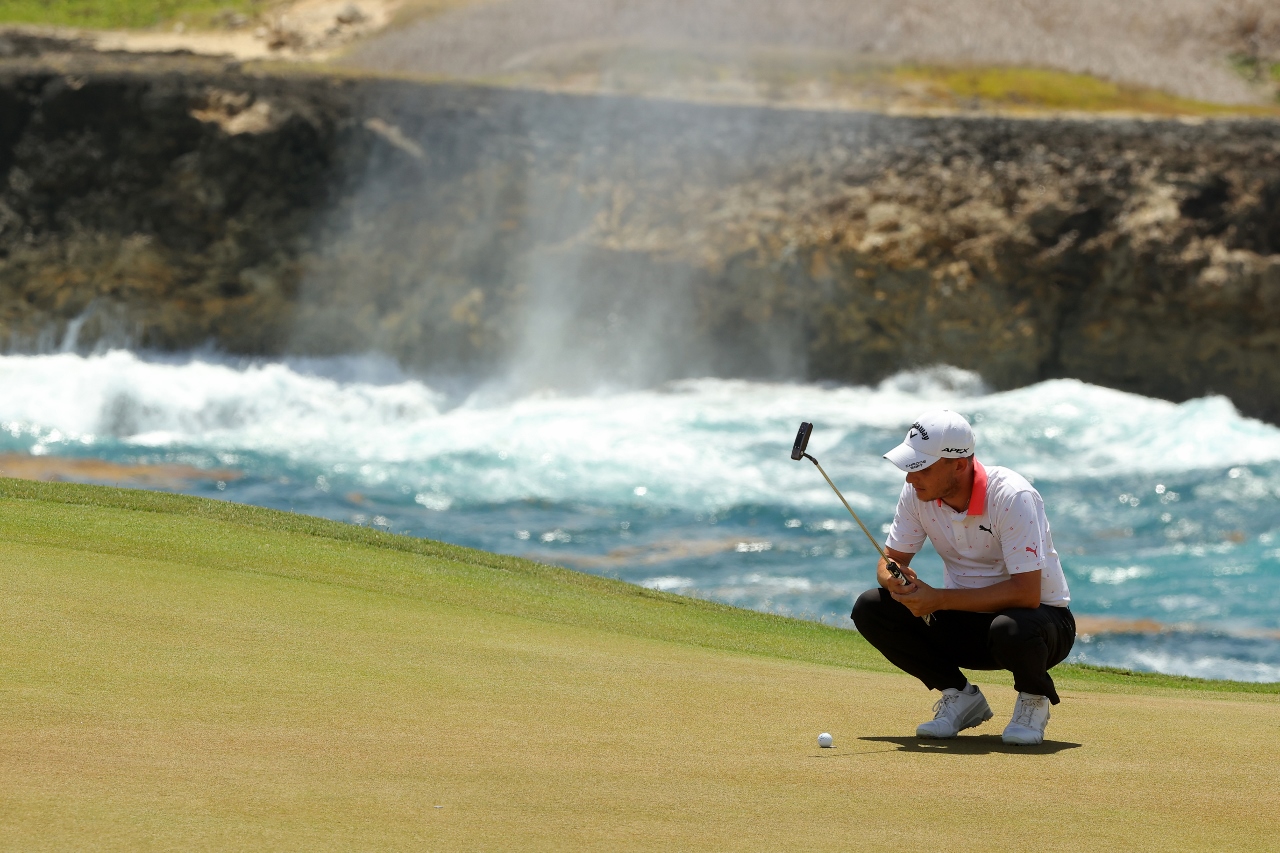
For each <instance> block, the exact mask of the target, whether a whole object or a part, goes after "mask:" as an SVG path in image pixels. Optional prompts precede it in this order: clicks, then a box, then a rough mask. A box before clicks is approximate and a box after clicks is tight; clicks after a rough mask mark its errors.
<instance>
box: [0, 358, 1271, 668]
mask: <svg viewBox="0 0 1280 853" xmlns="http://www.w3.org/2000/svg"><path fill="white" fill-rule="evenodd" d="M0 388H2V389H3V391H0V430H2V431H0V452H29V453H34V454H43V455H51V456H73V457H94V458H100V459H106V460H110V461H115V462H125V463H180V464H185V465H191V466H195V467H197V468H203V469H211V470H212V469H218V470H228V471H232V472H234V476H229V477H226V478H224V479H222V480H217V479H193V480H191V481H190V482H189V483H188V484H187V485H186V486H184V487H183V490H184V491H188V492H190V493H192V494H200V495H204V496H207V497H214V498H220V499H225V500H232V501H239V502H243V503H250V504H259V505H262V506H269V507H275V508H280V509H287V510H293V511H296V512H302V513H311V514H315V515H321V516H325V517H328V518H334V519H339V520H343V521H350V522H355V523H359V524H368V525H375V526H378V527H382V528H385V529H388V530H393V531H396V532H403V533H408V534H410V535H414V536H427V537H432V538H436V539H442V540H445V541H448V542H455V543H459V544H463V545H470V546H474V547H478V548H485V549H489V550H493V551H500V552H505V553H509V554H519V555H523V556H529V557H533V558H535V559H539V560H543V561H546V562H551V563H558V564H562V565H566V566H570V567H573V568H579V569H582V570H584V571H589V572H596V573H600V574H606V575H610V576H614V577H618V578H622V579H624V580H627V581H632V582H634V583H639V584H644V585H647V586H650V587H654V588H658V589H665V590H670V591H673V592H678V593H683V594H688V595H697V596H703V597H707V598H712V599H716V600H719V601H726V602H729V603H732V604H737V605H741V606H744V607H751V608H756V609H760V610H769V611H774V612H779V613H787V614H792V615H796V616H802V617H805V618H811V619H818V620H822V621H824V622H828V623H831V624H835V625H842V626H846V627H848V626H850V623H849V620H848V612H849V607H850V603H851V601H852V599H853V597H854V596H855V595H856V594H857V593H858V592H859V591H861V590H862V589H864V588H866V587H868V586H869V585H871V584H872V583H873V567H874V559H875V557H874V552H873V551H872V549H871V547H870V546H869V544H868V543H867V542H866V541H865V539H863V538H862V534H861V533H860V532H859V531H858V530H857V528H856V527H855V526H854V523H853V521H852V519H850V518H849V517H848V515H847V514H846V513H845V512H844V510H843V508H842V507H841V506H840V504H839V502H838V501H837V500H836V498H835V496H834V495H833V494H832V493H831V491H830V489H829V488H828V487H827V485H826V483H825V482H823V480H822V478H821V477H820V476H819V474H818V473H817V471H816V470H814V468H813V466H812V465H810V464H808V463H807V462H806V463H796V462H792V461H791V459H790V456H789V451H790V447H791V442H792V439H793V438H794V436H795V431H796V427H797V426H798V424H799V422H800V421H801V420H809V421H812V422H813V423H814V424H815V430H814V436H813V439H812V441H811V443H810V448H809V449H810V452H812V453H813V454H814V455H816V456H817V457H818V459H819V460H821V462H822V463H823V466H824V467H825V468H826V469H827V471H828V473H829V474H830V475H831V476H832V478H833V479H834V480H835V481H836V483H837V484H838V485H839V486H840V487H841V489H842V490H843V491H844V493H845V496H846V497H847V498H848V500H849V501H850V503H851V504H852V505H853V506H854V508H855V509H857V510H858V512H859V513H860V514H861V515H862V517H863V518H864V520H866V521H867V523H868V524H869V525H870V526H871V527H872V528H873V530H876V529H880V528H882V526H883V525H885V524H887V522H888V520H889V518H890V516H891V513H892V511H893V506H894V503H895V501H896V498H897V495H898V491H899V488H900V486H901V483H902V475H901V474H900V473H899V472H898V471H897V469H895V468H894V467H893V466H892V465H890V464H889V463H888V462H886V461H884V460H883V459H881V458H880V455H881V454H882V453H883V452H884V451H885V450H887V449H888V448H889V447H891V446H893V445H894V444H896V443H897V442H898V441H900V440H901V438H902V436H903V434H904V433H905V430H906V428H907V425H908V424H909V423H910V422H911V421H912V420H913V419H914V418H915V416H916V415H917V414H919V413H920V412H921V411H923V410H925V409H928V408H933V407H944V406H945V407H948V408H953V409H956V410H957V411H960V412H962V413H963V414H965V415H966V416H968V417H970V419H971V420H972V421H973V422H974V425H975V429H976V432H977V435H978V457H979V459H981V460H983V461H984V462H986V463H989V464H998V465H1008V466H1010V467H1012V468H1014V469H1016V470H1018V471H1019V472H1021V473H1022V474H1024V475H1026V476H1028V477H1029V478H1031V479H1032V480H1033V482H1034V483H1035V485H1036V487H1037V488H1038V489H1039V490H1040V491H1041V493H1042V494H1043V495H1044V498H1045V503H1046V506H1047V508H1048V512H1049V518H1050V522H1051V524H1052V525H1053V532H1054V540H1055V544H1056V545H1057V547H1058V550H1059V553H1060V554H1061V555H1062V559H1063V563H1064V566H1065V568H1066V571H1067V576H1068V579H1069V581H1070V584H1071V590H1072V594H1073V597H1074V602H1073V609H1074V610H1075V611H1076V613H1077V614H1081V615H1090V616H1103V617H1109V618H1111V619H1118V620H1154V621H1157V622H1159V623H1161V624H1163V625H1166V626H1168V627H1169V629H1170V630H1168V631H1165V632H1161V633H1156V634H1151V633H1137V632H1126V631H1123V630H1122V631H1116V632H1113V633H1102V634H1097V635H1094V636H1089V637H1086V638H1082V640H1081V641H1080V642H1078V643H1077V646H1076V649H1075V651H1074V652H1073V659H1075V660H1081V661H1087V662H1092V663H1102V664H1111V665H1116V666H1125V667H1132V668H1137V669H1148V670H1157V671H1163V672H1171V673H1182V674H1189V675H1199V676H1205V677H1219V678H1236V679H1245V680H1253V681H1280V639H1278V638H1280V429H1277V428H1276V427H1274V426H1271V425H1268V424H1264V423H1261V422H1258V421H1254V420H1250V419H1246V418H1243V417H1241V416H1240V415H1239V414H1238V413H1237V412H1236V411H1235V409H1234V408H1233V407H1232V405H1231V404H1230V403H1229V402H1228V401H1227V400H1225V399H1222V398H1216V397H1211V398H1205V399H1200V400H1193V401H1190V402H1187V403H1183V404H1181V405H1175V404H1173V403H1168V402H1165V401H1161V400H1154V399H1149V398H1145V397H1141V396H1137V395H1132V394H1125V393H1121V392H1117V391H1112V390H1108V389H1104V388H1099V387H1096V386H1091V385H1088V384H1085V383H1082V382H1076V381H1072V380H1056V381H1051V382H1044V383H1040V384H1038V385H1033V386H1030V387H1027V388H1021V389H1018V390H1016V391H1008V392H1001V393H991V392H989V391H988V390H987V389H985V388H984V387H983V386H982V384H981V382H980V381H979V380H978V379H977V378H976V377H975V376H973V375H971V374H968V373H965V372H963V371H959V370H955V369H950V368H936V369H932V370H926V371H920V372H914V373H904V374H901V375H898V376H895V377H893V378H891V379H889V380H886V381H885V382H883V383H881V384H879V385H877V386H875V387H849V386H823V385H812V384H776V383H762V382H748V381H738V380H723V379H704V380H688V381H682V382H676V383H672V384H669V385H666V386H663V387H661V388H658V389H654V390H644V391H627V390H608V389H603V390H600V391H598V392H596V393H593V394H586V395H572V396H569V395H563V394H556V393H552V392H549V391H535V390H529V389H521V390H519V391H513V390H512V389H511V388H510V387H503V386H500V385H494V386H485V387H480V388H470V389H468V390H466V391H465V392H462V391H459V390H458V386H457V385H455V384H453V383H449V382H439V383H433V384H428V383H424V382H421V381H418V380H415V379H411V378H408V377H406V376H404V375H402V374H401V373H400V372H399V371H398V370H397V369H396V368H395V367H394V366H393V365H390V364H388V363H386V362H383V361H379V360H377V359H373V358H352V359H333V360H292V361H274V362H263V361H247V362H239V361H232V360H227V359H221V358H217V357H213V356H208V355H190V356H184V357H180V358H173V357H169V358H161V357H151V356H142V355H138V354H135V353H132V352H127V351H114V352H108V353H102V354H98V355H92V356H81V355H75V354H69V353H68V354H56V355H39V356H4V357H0ZM916 565H918V566H919V567H922V569H923V574H924V575H925V577H926V578H927V579H931V580H935V581H936V580H937V579H938V578H939V577H940V573H941V570H940V564H939V563H938V561H937V557H936V556H935V555H933V554H932V552H931V551H929V550H926V553H924V554H922V555H921V557H920V558H918V560H917V563H916Z"/></svg>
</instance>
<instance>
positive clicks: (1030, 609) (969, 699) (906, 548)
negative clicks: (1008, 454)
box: [853, 411, 1076, 744]
mask: <svg viewBox="0 0 1280 853" xmlns="http://www.w3.org/2000/svg"><path fill="white" fill-rule="evenodd" d="M973 446H974V440H973V429H972V428H971V427H970V426H969V422H968V421H966V420H965V419H964V418H962V417H961V416H960V415H957V414H956V413H955V412H948V411H937V412H929V413H928V414H925V415H921V416H920V419H919V420H918V421H916V422H915V423H913V424H912V425H911V430H910V431H909V432H908V433H907V437H906V440H905V441H903V442H902V444H900V445H898V446H897V447H895V448H893V449H892V450H890V451H889V452H888V453H886V454H885V458H886V459H888V460H889V461H890V462H892V463H893V464H895V465H897V466H898V467H899V468H901V469H902V470H903V471H905V472H906V473H907V482H906V485H905V486H904V487H903V489H902V495H901V497H899V498H898V509H897V512H896V513H895V514H894V517H893V524H892V526H890V528H889V535H888V538H887V540H886V542H885V549H884V550H885V554H886V555H887V557H888V558H889V559H891V560H893V561H895V562H896V563H897V564H898V566H899V567H900V568H901V571H902V575H903V581H902V582H899V581H897V580H895V579H894V578H893V576H892V575H891V574H890V573H889V571H888V569H887V567H886V563H885V561H884V560H881V561H880V565H879V568H878V570H877V576H878V579H879V581H880V586H879V587H878V588H876V589H870V590H867V591H866V592H864V593H863V594H862V595H860V596H859V597H858V600H857V603H855V604H854V608H853V621H854V623H855V624H856V625H857V626H858V630H859V631H860V632H861V633H862V636H864V637H866V638H867V640H868V641H869V642H870V643H871V644H872V645H873V646H875V647H876V648H877V649H879V650H880V652H881V654H883V655H884V656H885V657H886V658H888V659H889V662H890V663H892V664H893V665H894V666H896V667H898V668H899V669H902V670H904V671H905V672H908V673H910V674H911V675H914V676H915V677H916V678H918V679H920V680H921V681H923V682H924V684H925V686H926V687H928V688H929V689H931V690H940V691H942V698H941V699H939V700H938V702H937V704H936V705H934V717H933V719H932V720H929V721H928V722H925V723H921V724H920V726H919V727H918V728H917V729H916V736H917V737H928V738H951V737H955V736H956V735H957V734H959V733H960V732H962V731H964V730H965V729H968V728H973V727H974V726H977V725H980V724H981V723H984V722H986V721H987V720H989V719H991V716H992V714H991V707H990V706H989V705H988V704H987V700H986V697H984V696H983V695H982V691H980V690H978V688H977V685H974V684H970V683H969V681H968V680H967V679H966V678H965V676H964V673H962V672H961V671H960V667H964V668H966V669H1007V670H1009V671H1010V672H1012V673H1013V686H1014V687H1015V688H1016V689H1017V691H1018V701H1017V704H1015V705H1014V709H1013V719H1012V720H1010V721H1009V725H1007V726H1006V727H1005V729H1004V742H1005V743H1011V744H1038V743H1042V742H1043V741H1044V728H1045V725H1046V724H1047V723H1048V722H1049V705H1050V703H1052V704H1055V705H1056V704H1057V703H1058V693H1057V691H1056V690H1055V689H1054V687H1053V679H1052V678H1050V677H1049V669H1050V668H1052V667H1053V666H1055V665H1056V664H1058V663H1060V662H1062V660H1063V659H1064V658H1066V656H1067V654H1068V653H1069V652H1070V651H1071V646H1072V644H1073V643H1074V642H1075V637H1076V623H1075V618H1074V617H1073V616H1072V615H1071V611H1070V610H1069V609H1068V605H1069V604H1070V603H1071V594H1070V592H1069V591H1068V590H1067V580H1066V578H1065V577H1064V576H1063V574H1062V564H1061V563H1060V562H1059V561H1058V554H1057V552H1056V551H1054V550H1053V538H1052V536H1051V535H1050V532H1049V519H1048V518H1046V517H1045V513H1044V502H1043V501H1042V500H1041V499H1040V493H1039V492H1037V491H1036V490H1035V489H1034V488H1033V487H1032V486H1031V484H1030V483H1028V482H1027V481H1026V480H1025V479H1023V478H1022V477H1020V476H1019V475H1018V474H1016V473H1014V472H1013V471H1010V470H1009V469H1008V468H999V467H996V466H991V467H990V468H986V467H984V466H983V465H982V464H981V463H980V462H978V460H976V459H975V458H974V456H973ZM926 536H927V537H928V538H929V541H931V542H932V543H933V547H934V548H935V549H936V550H937V552H938V555H939V556H940V557H942V563H943V567H944V572H943V577H944V582H943V588H942V589H936V588H934V587H931V586H929V585H928V584H927V583H925V582H924V581H922V580H920V578H919V577H917V576H916V573H915V572H914V571H912V570H911V568H910V564H911V558H912V557H913V556H915V554H916V553H917V552H918V551H919V550H920V548H921V546H923V545H924V540H925V537H926ZM924 616H931V617H932V618H931V619H930V620H925V619H922V618H920V617H924Z"/></svg>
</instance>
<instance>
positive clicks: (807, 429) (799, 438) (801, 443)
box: [791, 421, 813, 462]
mask: <svg viewBox="0 0 1280 853" xmlns="http://www.w3.org/2000/svg"><path fill="white" fill-rule="evenodd" d="M812 433H813V424H811V423H809V422H808V421H805V422H804V423H802V424H800V431H799V432H797V433H796V443H795V444H794V445H792V447H791V458H792V459H794V460H796V461H797V462H798V461H800V460H801V459H803V458H804V451H805V448H807V447H808V446H809V436H810V435H811V434H812Z"/></svg>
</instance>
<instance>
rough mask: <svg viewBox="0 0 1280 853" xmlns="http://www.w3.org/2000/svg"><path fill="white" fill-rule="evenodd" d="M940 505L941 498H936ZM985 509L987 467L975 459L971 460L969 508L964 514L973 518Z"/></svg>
mask: <svg viewBox="0 0 1280 853" xmlns="http://www.w3.org/2000/svg"><path fill="white" fill-rule="evenodd" d="M938 506H942V500H941V499H939V500H938ZM986 511H987V469H986V468H983V467H982V463H981V462H979V461H978V460H977V459H975V460H973V491H972V492H970V493H969V509H968V510H966V511H965V515H971V516H974V517H975V518H976V517H977V516H980V515H982V514H983V513H984V512H986Z"/></svg>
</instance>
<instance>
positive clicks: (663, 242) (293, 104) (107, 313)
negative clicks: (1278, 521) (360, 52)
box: [0, 52, 1280, 420]
mask: <svg viewBox="0 0 1280 853" xmlns="http://www.w3.org/2000/svg"><path fill="white" fill-rule="evenodd" d="M0 174H3V175H4V176H5V181H4V184H3V187H0V312H3V317H4V325H3V329H0V335H2V336H3V337H4V341H3V342H2V344H3V345H4V346H6V347H8V348H9V349H10V350H31V349H50V348H55V347H59V346H64V347H71V346H74V347H79V348H86V347H92V346H95V345H105V344H113V343H115V344H123V345H132V346H140V347H148V348H157V349H184V348H191V347H197V346H201V345H205V344H209V343H212V344H213V345H215V346H216V347H218V348H220V349H222V350H225V351H228V352H231V353H244V354H274V353H281V352H294V353H313V354H319V353H335V352H350V351H364V350H369V349H372V350H377V351H382V352H385V353H387V354H389V355H392V356H393V357H395V358H397V359H398V360H400V361H401V362H402V363H403V364H405V365H406V366H408V367H410V368H411V369H414V370H419V371H424V372H431V373H438V374H450V375H470V376H477V375H492V374H493V373H494V372H495V371H502V372H504V373H507V374H510V375H512V376H513V377H514V378H516V379H518V380H519V381H522V382H536V383H555V384H562V385H573V384H582V383H591V382H596V381H600V380H601V379H609V380H615V381H624V382H652V381H659V380H661V379H664V378H669V377H674V376H681V375H698V374H706V373H717V374H720V375H745V376H769V377H777V378H810V379H834V380H840V381H853V382H866V381H873V380H876V379H878V378H880V377H882V376H884V375H885V374H887V373H890V372H892V371H895V370H899V369H902V368H904V367H908V366H919V365H928V364H934V363H949V364H954V365H958V366H961V367H966V368H970V369H973V370H976V371H978V372H980V373H981V374H982V375H983V376H984V377H985V378H986V379H987V380H988V381H989V382H990V383H992V384H993V385H995V386H997V387H1012V386H1017V385H1021V384H1025V383H1029V382H1033V381H1037V380H1039V379H1043V378H1048V377H1055V376H1072V377H1078V378H1080V379H1084V380H1087V381H1090V382H1095V383H1100V384H1104V385H1109V386H1113V387H1118V388H1124V389H1128V390H1133V391H1138V392H1142V393H1146V394H1151V395H1157V396H1162V397H1167V398H1170V399H1185V398H1188V397H1192V396H1198V395H1202V394H1205V393H1208V392H1216V393H1223V394H1227V395H1229V396H1230V397H1231V398H1232V399H1233V400H1234V401H1235V402H1236V404H1237V405H1238V406H1239V407H1240V408H1241V409H1242V410H1243V411H1245V412H1247V413H1250V414H1254V415H1258V416H1262V417H1266V418H1269V419H1271V420H1277V419H1280V381H1277V380H1278V379H1280V358H1278V357H1277V356H1280V124H1277V123H1268V122H1258V121H1252V122H1251V121H1220V122H1203V123H1180V122H1155V121H1141V120H1108V121H1090V120H1071V121H1068V120H1036V121H1031V120H1009V119H994V118H959V117H932V118H930V117H889V116H883V115H872V114H859V113H844V112H804V111H798V110H770V109H762V108H748V107H729V106H708V105H698V104H688V103H674V102H661V101H648V100H641V99H627V98H590V97H574V96H567V95H550V94H544V93H538V92H532V91H513V90H500V89H488V88H481V87H466V86H458V85H449V84H417V83H409V82H397V81H388V80H376V79H327V78H323V77H319V76H296V75H295V76H288V77H271V76H263V75H261V74H249V73H245V72H244V71H242V70H239V69H237V68H236V67H235V66H230V65H223V64H219V63H213V62H207V61H201V62H196V61H195V60H192V59H185V60H184V59H181V58H153V59H151V60H147V61H143V62H139V61H138V60H130V61H129V63H128V64H127V65H126V64H121V63H120V62H118V61H116V60H114V59H112V58H111V57H104V56H93V57H86V56H81V55H74V54H67V55H53V54H50V53H48V52H46V53H45V54H44V55H42V56H39V57H22V56H16V57H11V58H9V59H6V60H3V61H0Z"/></svg>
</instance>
